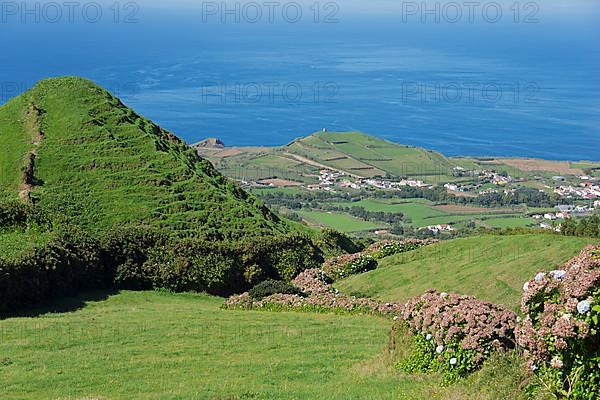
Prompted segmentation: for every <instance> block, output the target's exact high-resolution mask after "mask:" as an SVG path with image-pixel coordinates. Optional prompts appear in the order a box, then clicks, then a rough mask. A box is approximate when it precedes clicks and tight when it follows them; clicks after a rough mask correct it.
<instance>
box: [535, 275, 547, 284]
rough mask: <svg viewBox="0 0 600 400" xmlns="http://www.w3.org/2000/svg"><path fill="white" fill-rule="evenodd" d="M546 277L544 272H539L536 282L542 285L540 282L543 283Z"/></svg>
mask: <svg viewBox="0 0 600 400" xmlns="http://www.w3.org/2000/svg"><path fill="white" fill-rule="evenodd" d="M545 276H546V274H545V273H543V272H539V273H538V274H537V275H536V276H535V281H536V282H537V283H540V282H541V281H542V280H543V279H544V277H545Z"/></svg>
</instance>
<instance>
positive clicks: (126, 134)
mask: <svg viewBox="0 0 600 400" xmlns="http://www.w3.org/2000/svg"><path fill="white" fill-rule="evenodd" d="M0 146H2V149H3V151H2V153H1V154H0V172H1V174H0V199H3V200H7V199H16V198H17V197H19V196H20V197H21V198H22V199H23V200H24V201H30V202H33V203H34V204H35V205H36V206H41V207H43V208H45V209H47V210H49V211H50V212H52V213H56V214H62V215H65V216H66V217H67V218H68V219H69V221H72V222H76V223H78V224H82V225H85V226H87V227H88V228H98V229H104V228H109V227H111V226H114V225H122V224H132V223H133V224H146V225H151V226H160V227H163V228H167V229H169V230H171V231H176V232H177V233H179V234H181V235H194V236H202V237H205V238H210V239H212V238H214V239H237V238H241V237H245V236H248V235H264V234H272V233H276V232H287V231H289V230H290V228H289V226H288V225H287V222H284V221H280V220H279V219H278V218H277V217H276V216H274V215H273V214H272V213H271V212H270V211H269V210H268V209H267V208H265V207H264V206H263V205H262V204H261V203H260V201H259V200H257V199H256V198H255V197H253V196H251V195H248V194H247V193H245V192H244V191H242V190H241V189H239V188H238V187H237V186H236V185H235V184H234V183H232V182H230V181H228V180H227V179H226V178H224V177H223V176H222V175H221V174H219V173H218V172H217V171H216V170H215V169H214V168H213V166H212V165H211V164H210V162H208V161H206V160H204V159H202V158H200V157H199V156H198V155H197V153H196V152H195V151H194V150H193V149H191V148H190V147H188V146H187V145H185V143H183V142H182V141H181V140H179V139H178V138H177V137H175V136H174V135H173V134H171V133H169V132H167V131H165V130H163V129H162V128H160V127H159V126H157V125H155V124H154V123H152V122H151V121H149V120H147V119H145V118H143V117H141V116H140V115H138V114H136V113H135V112H134V111H133V110H131V109H129V108H127V107H126V106H125V105H123V103H121V102H120V101H119V100H118V99H117V98H115V97H113V96H112V95H111V94H110V93H108V92H107V91H105V90H104V89H102V88H100V87H98V86H97V85H95V84H94V83H92V82H90V81H87V80H84V79H81V78H71V77H67V78H56V79H49V80H45V81H42V82H39V83H38V84H37V85H36V86H35V87H34V88H32V89H31V90H29V91H27V92H26V93H24V94H23V95H21V96H19V97H17V98H14V99H12V100H11V101H9V102H8V103H7V104H5V105H4V106H2V107H0Z"/></svg>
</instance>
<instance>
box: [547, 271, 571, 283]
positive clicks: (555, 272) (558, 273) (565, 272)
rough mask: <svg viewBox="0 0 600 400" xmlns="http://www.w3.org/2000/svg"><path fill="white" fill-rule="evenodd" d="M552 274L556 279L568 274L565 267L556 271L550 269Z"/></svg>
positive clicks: (558, 279)
mask: <svg viewBox="0 0 600 400" xmlns="http://www.w3.org/2000/svg"><path fill="white" fill-rule="evenodd" d="M550 275H552V277H553V278H554V279H555V280H557V281H560V280H562V279H563V278H564V277H565V275H567V271H565V270H564V269H557V270H555V271H550Z"/></svg>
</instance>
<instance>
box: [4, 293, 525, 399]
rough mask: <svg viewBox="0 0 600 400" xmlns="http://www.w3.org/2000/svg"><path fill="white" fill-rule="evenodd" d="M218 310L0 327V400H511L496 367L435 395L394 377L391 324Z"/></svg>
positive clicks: (176, 304) (96, 307)
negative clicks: (389, 349) (0, 398)
mask: <svg viewBox="0 0 600 400" xmlns="http://www.w3.org/2000/svg"><path fill="white" fill-rule="evenodd" d="M222 302H223V299H221V298H216V297H209V296H205V295H193V294H169V293H161V292H121V293H118V294H112V295H110V296H106V295H104V294H101V293H97V294H95V296H94V299H93V300H86V299H85V297H78V298H70V299H64V300H63V301H61V302H59V303H53V304H52V305H50V306H49V307H48V308H47V309H46V310H38V311H39V313H38V315H36V314H32V315H30V316H26V317H22V318H10V319H5V320H2V321H0V331H1V332H3V335H2V340H1V341H0V354H1V356H0V384H1V385H2V399H3V400H17V399H18V400H21V399H25V398H28V399H34V398H35V399H42V400H43V399H84V398H85V399H264V400H267V399H268V400H271V399H328V400H329V399H344V400H345V399H373V400H379V399H384V400H385V399H423V398H429V397H435V398H450V397H449V396H451V397H452V398H455V399H465V400H466V399H491V398H501V397H494V396H498V394H500V396H502V395H504V396H508V395H510V396H511V397H514V393H516V383H515V382H514V375H513V376H509V375H510V374H509V373H507V363H506V362H505V363H504V364H502V365H501V366H495V365H494V364H491V365H490V367H487V368H484V370H483V371H481V372H480V373H477V374H475V375H474V376H473V377H471V378H469V379H468V380H466V381H464V382H461V383H460V384H457V385H454V386H451V387H449V388H446V389H443V388H440V386H439V382H440V379H439V377H438V376H436V375H428V376H427V377H421V376H419V375H411V376H408V375H404V374H402V373H401V372H399V371H396V370H394V369H393V367H392V365H391V362H390V358H389V351H387V350H386V348H387V346H388V340H389V334H390V327H391V321H389V320H386V319H383V318H379V317H368V316H347V315H346V316H341V315H335V314H312V313H285V312H284V313H271V312H260V311H228V310H222V309H220V305H221V304H222ZM50 310H54V311H55V312H54V313H50V312H48V313H44V312H45V311H50ZM500 367H502V368H500ZM509 369H510V367H509ZM512 369H513V370H514V368H512ZM511 379H512V380H513V381H512V382H511ZM491 382H493V384H492V383H491ZM492 386H493V387H494V391H493V392H492V391H491V390H489V388H490V387H492ZM502 393H503V394H502Z"/></svg>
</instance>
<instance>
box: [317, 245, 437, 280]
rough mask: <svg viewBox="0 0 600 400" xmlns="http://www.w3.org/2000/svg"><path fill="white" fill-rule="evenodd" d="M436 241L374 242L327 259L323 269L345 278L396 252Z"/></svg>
mask: <svg viewBox="0 0 600 400" xmlns="http://www.w3.org/2000/svg"><path fill="white" fill-rule="evenodd" d="M432 243H435V241H434V240H418V239H409V240H403V241H388V242H378V243H374V244H372V245H371V246H369V247H368V248H367V249H365V250H364V251H362V252H359V253H354V254H344V255H341V256H337V257H332V258H330V259H328V260H327V261H325V263H324V264H323V270H324V271H325V273H327V274H328V275H330V276H331V277H332V278H333V279H336V280H337V279H344V278H347V277H349V276H351V275H356V274H362V273H364V272H368V271H372V270H374V269H376V268H377V260H379V259H382V258H384V257H388V256H391V255H394V254H400V253H404V252H407V251H411V250H415V249H418V248H419V247H422V246H426V245H429V244H432Z"/></svg>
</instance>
